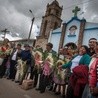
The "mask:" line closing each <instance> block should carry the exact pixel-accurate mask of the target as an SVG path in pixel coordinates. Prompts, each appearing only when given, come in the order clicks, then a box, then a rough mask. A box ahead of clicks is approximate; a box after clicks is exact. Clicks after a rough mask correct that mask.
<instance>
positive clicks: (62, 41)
mask: <svg viewBox="0 0 98 98" xmlns="http://www.w3.org/2000/svg"><path fill="white" fill-rule="evenodd" d="M65 34H66V23H64V24H63V26H62V32H61V38H60V42H59V49H60V48H62V47H63V43H64V38H65ZM59 49H58V51H59Z"/></svg>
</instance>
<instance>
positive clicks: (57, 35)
mask: <svg viewBox="0 0 98 98" xmlns="http://www.w3.org/2000/svg"><path fill="white" fill-rule="evenodd" d="M62 9H63V7H60V6H59V3H58V2H57V1H56V0H54V1H53V2H52V3H51V4H50V5H49V4H48V5H47V10H46V14H45V16H44V17H43V19H42V24H41V31H40V32H41V33H40V36H39V37H38V39H37V42H36V43H37V44H39V45H41V44H42V45H41V46H45V44H46V43H47V42H51V43H53V49H54V50H55V51H57V52H58V50H59V49H60V48H62V47H64V46H65V45H66V44H68V43H72V44H76V45H77V46H80V45H88V41H89V39H90V38H96V39H98V23H91V22H87V21H86V19H84V18H83V19H79V18H78V16H77V14H78V12H79V11H80V10H81V9H80V8H78V6H76V7H75V9H74V10H73V11H72V12H73V13H74V17H72V18H71V19H70V20H69V21H68V22H62V20H61V13H62ZM61 25H62V26H61Z"/></svg>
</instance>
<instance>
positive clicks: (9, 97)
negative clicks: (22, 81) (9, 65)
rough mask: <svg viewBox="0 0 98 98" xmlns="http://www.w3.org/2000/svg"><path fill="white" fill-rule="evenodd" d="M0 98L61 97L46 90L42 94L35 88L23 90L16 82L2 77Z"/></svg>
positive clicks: (0, 80)
mask: <svg viewBox="0 0 98 98" xmlns="http://www.w3.org/2000/svg"><path fill="white" fill-rule="evenodd" d="M0 98H61V96H59V95H55V94H54V93H53V92H50V91H47V90H46V92H45V93H43V94H40V93H39V91H36V90H35V89H31V90H27V91H25V90H23V89H21V87H20V86H19V85H18V84H17V83H14V82H13V81H11V80H7V79H4V78H3V79H0Z"/></svg>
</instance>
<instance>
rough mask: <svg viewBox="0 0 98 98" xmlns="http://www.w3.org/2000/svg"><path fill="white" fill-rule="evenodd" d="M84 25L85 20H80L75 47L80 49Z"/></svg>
mask: <svg viewBox="0 0 98 98" xmlns="http://www.w3.org/2000/svg"><path fill="white" fill-rule="evenodd" d="M85 23H86V20H85V19H82V20H81V24H80V31H79V37H78V45H77V46H78V47H80V46H81V45H82V42H83V35H84V29H85Z"/></svg>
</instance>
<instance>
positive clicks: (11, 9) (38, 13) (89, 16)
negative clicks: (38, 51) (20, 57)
mask: <svg viewBox="0 0 98 98" xmlns="http://www.w3.org/2000/svg"><path fill="white" fill-rule="evenodd" d="M52 1H54V0H0V30H3V29H5V28H7V29H8V30H9V31H10V35H11V36H12V37H22V38H28V34H29V30H30V25H31V19H32V18H33V16H34V17H35V21H34V25H33V29H32V34H31V38H35V37H34V36H35V35H37V34H36V32H39V30H38V27H40V25H41V21H42V16H44V14H45V11H46V5H47V3H51V2H52ZM58 2H59V5H60V6H63V11H62V20H63V21H68V20H69V19H71V17H72V16H73V13H72V9H74V7H75V6H77V5H78V6H79V7H80V8H81V11H80V12H79V13H78V17H79V18H83V17H84V18H85V19H86V20H87V21H88V22H97V23H98V11H97V10H98V0H58ZM29 9H31V10H32V12H33V14H31V13H30V12H29Z"/></svg>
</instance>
